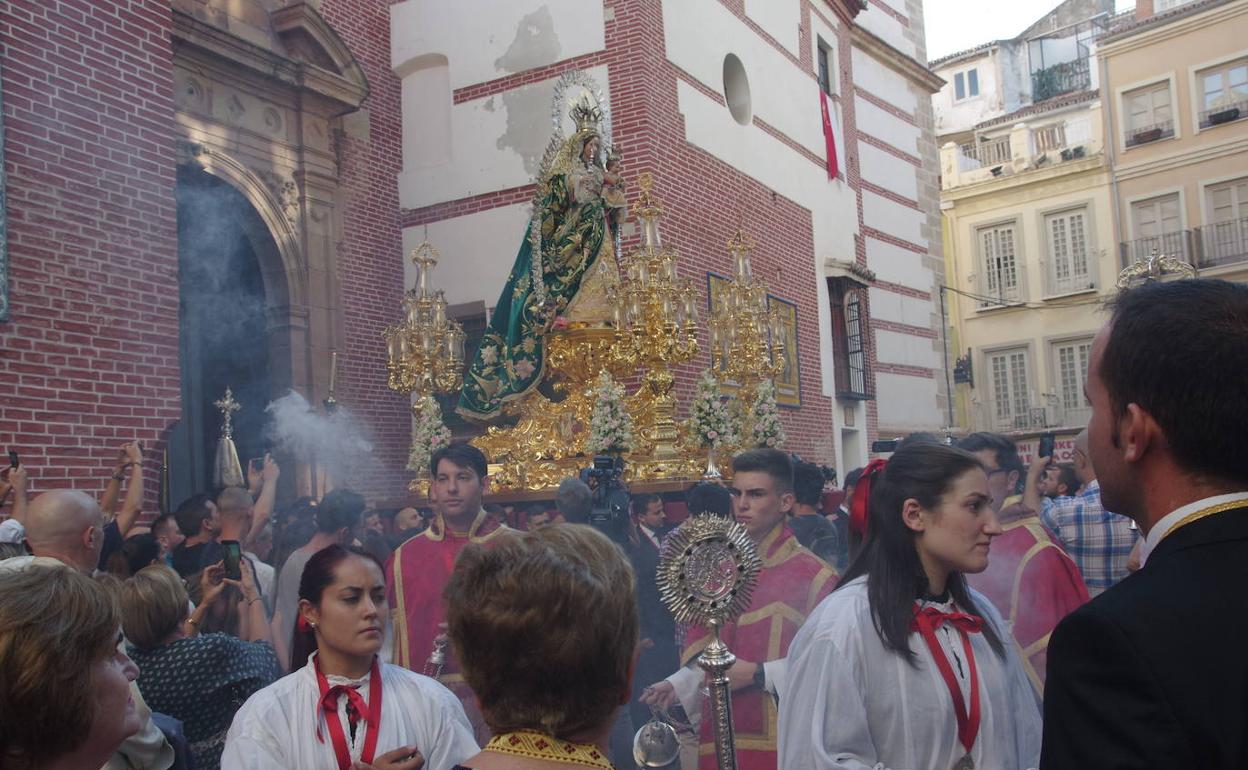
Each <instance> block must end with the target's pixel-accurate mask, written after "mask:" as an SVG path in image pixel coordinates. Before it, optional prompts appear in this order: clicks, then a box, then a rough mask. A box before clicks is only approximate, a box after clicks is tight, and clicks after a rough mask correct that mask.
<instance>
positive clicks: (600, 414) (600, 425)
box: [585, 371, 633, 454]
mask: <svg viewBox="0 0 1248 770" xmlns="http://www.w3.org/2000/svg"><path fill="white" fill-rule="evenodd" d="M594 394H595V396H596V397H597V400H596V401H595V403H594V410H593V411H592V412H591V413H590V415H589V440H588V441H587V442H586V444H585V448H586V449H587V450H588V451H589V453H590V454H605V453H611V452H627V451H628V450H630V449H632V448H633V418H632V417H631V416H630V415H629V414H628V410H627V409H625V407H624V386H623V385H620V384H619V383H617V382H616V381H615V380H614V379H612V378H611V374H610V373H609V372H605V371H604V372H603V373H602V375H601V376H600V377H599V378H598V385H597V387H595V388H594Z"/></svg>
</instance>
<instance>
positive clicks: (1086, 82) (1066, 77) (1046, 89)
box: [1031, 58, 1092, 102]
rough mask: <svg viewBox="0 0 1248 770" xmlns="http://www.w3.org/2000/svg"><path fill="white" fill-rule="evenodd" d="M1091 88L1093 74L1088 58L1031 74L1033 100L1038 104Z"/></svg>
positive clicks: (1056, 65) (1063, 63) (1055, 65)
mask: <svg viewBox="0 0 1248 770" xmlns="http://www.w3.org/2000/svg"><path fill="white" fill-rule="evenodd" d="M1091 87H1092V73H1091V70H1090V69H1089V67H1088V60H1087V59H1086V58H1084V59H1075V60H1074V61H1068V62H1062V63H1061V64H1054V65H1053V66H1052V67H1046V68H1045V69H1042V70H1036V71H1035V72H1033V73H1031V98H1032V101H1036V102H1042V101H1044V100H1046V99H1052V98H1053V97H1055V96H1061V95H1062V94H1069V93H1073V92H1075V91H1084V90H1087V89H1088V88H1091Z"/></svg>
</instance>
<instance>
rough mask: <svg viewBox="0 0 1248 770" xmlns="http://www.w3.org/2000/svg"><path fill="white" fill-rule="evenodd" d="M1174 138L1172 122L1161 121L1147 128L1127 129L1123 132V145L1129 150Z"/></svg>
mask: <svg viewBox="0 0 1248 770" xmlns="http://www.w3.org/2000/svg"><path fill="white" fill-rule="evenodd" d="M1173 136H1174V121H1173V120H1163V121H1160V122H1157V123H1152V124H1150V125H1147V126H1136V127H1134V128H1128V129H1127V130H1126V131H1125V132H1123V144H1124V145H1125V146H1126V147H1127V149H1130V148H1132V147H1138V146H1140V145H1141V144H1148V143H1150V142H1157V141H1160V140H1162V139H1169V138H1171V137H1173Z"/></svg>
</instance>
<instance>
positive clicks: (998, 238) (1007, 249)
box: [978, 224, 1022, 308]
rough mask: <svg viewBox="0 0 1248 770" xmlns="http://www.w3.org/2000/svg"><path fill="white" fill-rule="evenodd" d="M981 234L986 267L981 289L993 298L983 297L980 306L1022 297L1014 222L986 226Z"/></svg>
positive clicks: (981, 230)
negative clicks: (1015, 247)
mask: <svg viewBox="0 0 1248 770" xmlns="http://www.w3.org/2000/svg"><path fill="white" fill-rule="evenodd" d="M978 234H979V262H980V264H981V265H983V268H984V275H983V278H982V280H981V281H980V290H981V291H982V292H983V293H984V294H985V295H986V297H988V298H989V299H986V300H981V301H980V303H979V306H980V307H981V308H983V307H994V306H996V305H998V304H1002V303H1006V302H1017V301H1019V299H1020V298H1021V296H1022V292H1021V291H1020V290H1019V285H1018V256H1017V255H1016V254H1015V252H1014V225H1013V224H1008V225H998V226H996V227H984V228H980V230H979V231H978Z"/></svg>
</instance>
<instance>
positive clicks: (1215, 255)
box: [1118, 217, 1248, 268]
mask: <svg viewBox="0 0 1248 770" xmlns="http://www.w3.org/2000/svg"><path fill="white" fill-rule="evenodd" d="M1118 251H1119V255H1120V257H1121V260H1122V266H1123V267H1126V266H1127V265H1130V264H1131V263H1133V262H1138V261H1141V260H1147V259H1148V258H1149V256H1151V255H1152V253H1153V252H1154V251H1156V252H1157V253H1158V254H1162V255H1165V256H1168V257H1177V258H1179V259H1181V260H1183V261H1184V262H1187V263H1188V264H1190V265H1193V266H1195V267H1197V268H1206V267H1218V266H1220V265H1232V264H1236V263H1239V262H1248V217H1245V218H1242V219H1231V220H1228V221H1225V222H1213V223H1211V224H1207V225H1204V226H1202V227H1193V228H1192V229H1190V230H1177V231H1174V232H1169V233H1163V234H1161V235H1157V236H1151V237H1148V238H1136V239H1135V240H1133V241H1125V242H1123V243H1120V244H1118Z"/></svg>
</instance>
